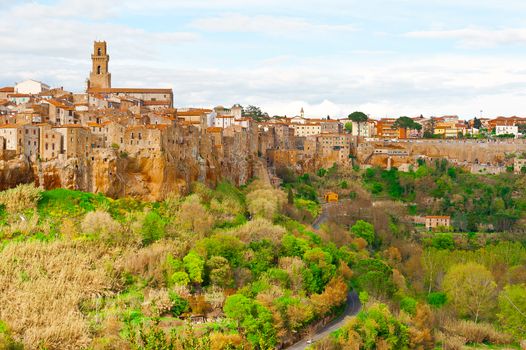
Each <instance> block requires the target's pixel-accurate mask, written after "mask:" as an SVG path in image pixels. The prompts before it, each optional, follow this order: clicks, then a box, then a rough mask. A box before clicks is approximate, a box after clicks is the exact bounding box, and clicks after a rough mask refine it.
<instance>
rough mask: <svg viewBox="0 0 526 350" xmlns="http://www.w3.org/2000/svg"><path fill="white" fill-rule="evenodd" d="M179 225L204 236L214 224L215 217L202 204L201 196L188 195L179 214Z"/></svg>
mask: <svg viewBox="0 0 526 350" xmlns="http://www.w3.org/2000/svg"><path fill="white" fill-rule="evenodd" d="M176 220H177V223H178V225H177V226H178V227H180V228H182V229H184V230H186V231H188V232H191V233H195V234H197V235H198V236H199V237H202V236H204V235H205V234H206V233H207V232H208V231H209V230H210V229H211V228H212V226H213V224H214V218H213V216H212V215H211V214H210V213H209V211H208V210H207V209H206V207H205V206H204V205H202V204H201V202H200V199H199V196H198V195H196V194H193V195H191V196H188V197H187V198H186V199H185V200H184V202H183V204H181V207H180V208H179V213H178V215H177V219H176Z"/></svg>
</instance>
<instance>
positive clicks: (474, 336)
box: [443, 320, 513, 344]
mask: <svg viewBox="0 0 526 350" xmlns="http://www.w3.org/2000/svg"><path fill="white" fill-rule="evenodd" d="M443 328H444V330H445V331H446V333H448V335H450V336H457V337H462V338H464V339H466V342H468V343H475V344H480V343H489V344H510V343H511V342H513V338H512V337H511V336H510V335H509V334H506V333H501V332H499V331H497V330H496V329H495V327H493V325H491V324H489V323H475V322H473V321H465V320H449V321H447V322H446V323H445V325H444V326H443Z"/></svg>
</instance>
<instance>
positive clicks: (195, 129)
mask: <svg viewBox="0 0 526 350" xmlns="http://www.w3.org/2000/svg"><path fill="white" fill-rule="evenodd" d="M91 60H92V71H91V72H90V73H89V78H88V81H87V86H86V90H85V91H84V92H82V93H75V92H69V91H65V90H64V89H63V88H53V87H50V86H48V85H47V84H45V83H44V82H40V81H36V80H26V81H22V82H19V83H17V84H16V85H14V86H9V87H3V88H0V190H3V189H6V188H10V187H14V186H16V185H18V184H20V183H29V182H35V184H37V185H38V186H40V187H42V188H45V189H51V188H57V187H63V188H68V189H76V190H82V191H89V192H100V193H103V194H105V195H107V196H112V197H122V196H135V197H138V198H143V199H146V200H159V199H162V198H163V196H164V195H165V194H166V193H169V192H172V191H179V192H180V193H184V192H185V191H187V190H188V188H189V185H190V184H191V183H192V182H194V181H202V182H206V183H208V184H210V185H214V184H216V183H218V182H219V181H221V180H228V181H231V182H232V183H234V184H236V185H243V184H245V183H246V182H247V181H248V180H249V179H250V178H252V177H254V176H264V177H268V179H269V180H270V181H271V182H274V183H279V181H280V180H279V177H277V176H276V171H279V169H280V168H281V167H288V168H291V169H293V170H294V171H296V172H298V173H301V172H307V171H315V170H316V169H319V168H329V167H331V166H333V165H335V164H336V165H338V166H342V167H362V168H365V167H371V166H380V167H383V168H386V169H390V168H392V167H396V168H398V170H400V171H410V169H414V168H415V167H417V166H418V162H419V160H420V159H441V158H447V159H449V160H450V162H452V163H453V164H456V165H458V166H461V167H464V168H466V169H468V170H469V171H471V172H473V173H480V174H498V173H501V172H506V171H509V169H510V168H512V169H513V171H515V172H521V170H522V169H523V167H525V166H526V159H523V158H524V157H523V156H521V155H522V154H523V152H524V151H526V143H525V142H524V139H523V138H522V135H523V134H524V133H526V118H521V117H501V116H498V117H497V116H496V117H493V118H483V117H480V118H473V119H471V120H468V121H465V120H462V119H459V117H457V116H454V115H449V116H432V117H424V116H412V117H400V118H395V117H393V118H375V117H374V116H368V115H366V114H365V113H361V112H355V113H352V114H350V115H349V117H348V118H344V119H337V118H333V117H331V116H327V117H324V118H313V117H311V116H309V113H308V111H304V110H303V109H302V110H301V111H298V112H299V113H298V115H296V116H268V115H267V114H265V113H263V112H261V110H260V109H259V108H257V107H254V106H245V107H243V106H241V105H239V104H235V105H233V106H228V107H223V106H217V107H213V108H211V107H209V106H204V107H203V106H196V107H194V108H177V106H176V103H174V100H175V101H176V98H174V93H173V91H172V89H158V88H155V89H154V88H126V87H123V88H121V87H113V86H112V83H111V73H110V70H109V60H110V56H109V48H108V45H107V43H106V42H103V41H102V42H99V41H97V42H94V45H93V53H92V55H91ZM349 112H352V111H349Z"/></svg>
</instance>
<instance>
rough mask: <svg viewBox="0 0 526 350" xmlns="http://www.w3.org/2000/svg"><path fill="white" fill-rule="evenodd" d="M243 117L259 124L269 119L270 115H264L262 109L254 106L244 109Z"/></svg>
mask: <svg viewBox="0 0 526 350" xmlns="http://www.w3.org/2000/svg"><path fill="white" fill-rule="evenodd" d="M243 116H244V117H247V118H251V119H254V120H255V121H257V122H261V121H263V120H265V119H268V115H267V114H266V113H263V112H262V111H261V108H259V107H256V106H252V105H250V106H248V107H245V108H243Z"/></svg>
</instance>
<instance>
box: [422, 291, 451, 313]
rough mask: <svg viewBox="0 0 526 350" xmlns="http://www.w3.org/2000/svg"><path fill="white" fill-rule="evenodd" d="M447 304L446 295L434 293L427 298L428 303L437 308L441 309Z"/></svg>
mask: <svg viewBox="0 0 526 350" xmlns="http://www.w3.org/2000/svg"><path fill="white" fill-rule="evenodd" d="M446 302H447V296H446V293H442V292H434V293H429V294H428V296H427V303H428V304H429V305H431V306H433V307H435V308H437V309H438V308H441V307H442V306H444V305H445V304H446Z"/></svg>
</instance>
